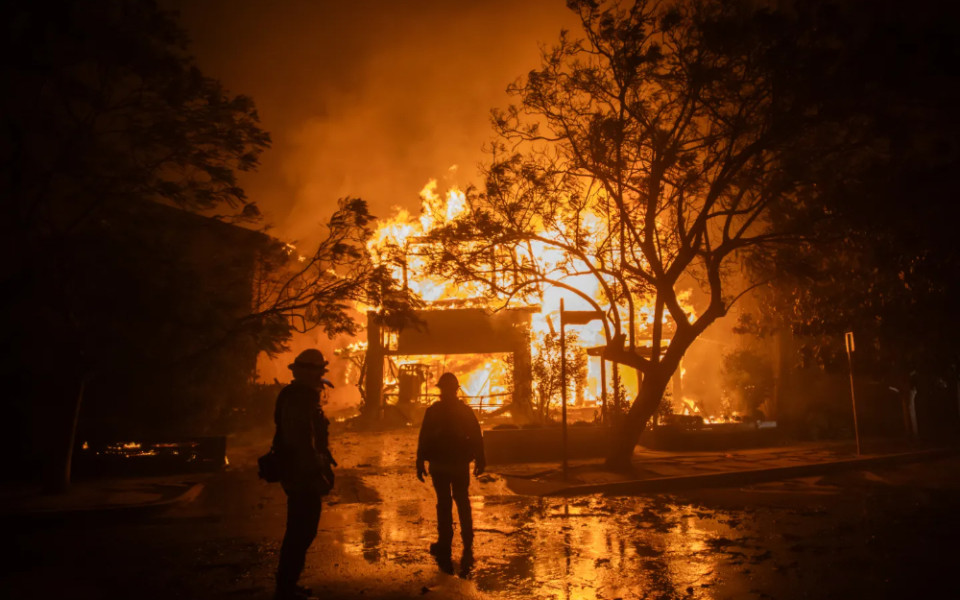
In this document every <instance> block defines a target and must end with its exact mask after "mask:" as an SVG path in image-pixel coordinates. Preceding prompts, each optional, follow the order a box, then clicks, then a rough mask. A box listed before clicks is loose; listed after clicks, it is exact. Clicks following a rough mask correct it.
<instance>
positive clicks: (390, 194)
mask: <svg viewBox="0 0 960 600" xmlns="http://www.w3.org/2000/svg"><path fill="white" fill-rule="evenodd" d="M168 5H170V6H173V7H175V8H176V9H178V10H179V11H180V12H181V16H182V21H183V23H184V24H185V26H186V27H187V30H188V31H189V33H190V35H191V37H192V39H193V50H194V52H195V54H196V56H197V59H198V62H199V64H200V66H201V68H202V69H203V70H204V71H205V72H206V73H207V74H209V75H211V76H213V77H217V78H219V79H220V80H221V81H223V82H224V84H225V85H226V86H227V87H228V88H229V89H230V90H231V91H232V92H236V93H243V94H247V95H250V96H252V97H253V98H254V100H255V102H256V104H257V107H258V109H259V112H260V116H261V120H262V123H263V126H264V128H265V129H267V130H268V131H270V133H271V135H272V136H273V148H272V149H271V150H269V151H268V152H267V153H266V154H265V155H264V157H263V161H262V166H261V168H260V170H259V172H258V173H256V174H253V175H251V176H247V177H245V178H244V180H243V182H242V183H243V184H244V187H245V189H246V190H247V192H248V194H249V196H250V197H251V198H252V199H254V200H256V201H257V203H258V204H259V205H260V207H261V209H262V210H263V211H264V213H265V215H266V217H267V222H268V223H270V224H272V225H273V226H274V227H275V228H276V229H275V230H274V234H275V235H277V236H279V237H281V238H284V239H287V240H299V241H302V242H308V241H310V240H312V239H314V237H315V236H316V232H317V230H318V225H319V223H320V222H322V221H323V220H325V219H326V217H328V216H329V214H330V212H331V210H332V207H333V206H335V203H336V200H337V198H339V197H341V196H345V195H353V196H360V197H361V198H364V199H366V200H367V201H368V202H369V203H370V205H371V206H372V207H373V210H374V213H375V214H377V215H380V216H388V215H389V213H390V210H389V209H390V207H392V206H395V205H403V206H406V207H408V208H411V209H417V208H418V198H417V193H418V192H419V190H420V189H421V188H422V187H423V185H424V184H425V183H426V182H427V180H428V179H431V178H436V179H439V180H440V181H441V188H443V187H444V186H443V182H444V179H445V178H447V179H449V180H451V181H456V182H458V183H460V184H461V185H465V184H467V183H470V182H471V181H476V180H477V174H476V165H477V163H478V162H479V161H481V160H482V159H483V158H484V157H483V153H482V152H481V148H482V146H483V145H484V143H485V142H487V141H488V140H489V139H490V137H491V128H490V124H489V113H490V109H491V108H493V107H497V106H505V105H506V104H507V103H508V101H509V100H508V97H507V95H506V93H505V88H506V86H507V85H508V84H509V83H510V82H511V81H513V80H514V79H516V78H517V77H518V76H521V75H523V74H524V73H526V72H527V71H529V70H530V69H531V68H533V67H535V66H536V65H537V63H538V56H539V54H538V53H539V49H538V45H539V44H541V43H547V44H550V43H553V42H554V41H555V40H556V39H557V35H558V33H559V31H560V29H561V28H562V27H564V26H566V27H572V26H573V25H575V20H574V15H573V14H572V13H571V12H570V11H568V10H567V9H566V7H565V6H564V3H563V2H562V0H476V1H462V0H461V1H457V0H445V1H435V0H413V1H409V2H394V1H389V0H380V1H373V0H366V1H363V0H361V1H352V2H332V1H329V0H313V1H308V0H286V1H283V0H281V1H278V2H266V1H254V0H205V1H204V2H187V1H185V0H178V1H175V2H170V3H168ZM453 165H458V167H459V169H458V170H457V172H456V173H451V172H450V170H449V169H450V167H451V166H453Z"/></svg>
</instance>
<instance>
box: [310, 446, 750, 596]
mask: <svg viewBox="0 0 960 600" xmlns="http://www.w3.org/2000/svg"><path fill="white" fill-rule="evenodd" d="M414 441H415V440H414V434H411V433H410V432H401V433H388V434H380V435H377V434H355V433H354V434H344V435H342V436H340V438H339V442H338V443H339V446H338V447H337V448H336V449H335V451H336V455H337V458H338V460H339V461H340V463H341V465H342V466H343V468H342V469H341V470H340V472H339V476H338V481H337V490H336V493H335V494H334V495H332V496H331V497H330V504H329V505H328V506H327V507H326V508H325V512H324V516H323V519H322V521H321V528H322V531H321V533H320V536H319V538H318V541H317V542H316V543H315V545H314V550H313V552H312V553H313V554H316V556H315V557H314V559H313V560H308V573H307V577H308V579H309V580H310V581H309V583H312V584H314V585H315V587H317V588H318V589H320V590H321V591H322V590H323V589H324V588H329V589H331V590H340V591H341V592H342V591H343V589H344V587H343V586H344V585H347V584H348V582H349V581H351V580H352V581H354V582H355V584H356V585H360V584H361V583H360V582H364V583H363V585H367V586H372V587H371V589H366V588H365V589H364V593H365V594H366V593H371V594H377V593H382V591H383V590H384V589H390V588H392V589H394V590H397V591H398V592H400V591H406V593H413V592H416V593H419V594H423V593H428V592H429V593H432V594H433V595H432V596H431V597H446V596H449V597H457V598H460V597H465V598H559V599H579V598H590V599H593V598H620V597H623V598H626V597H631V598H634V597H638V594H639V597H643V596H644V595H649V596H650V597H674V596H677V597H681V596H682V597H714V596H715V594H716V592H717V588H718V586H721V587H723V588H724V591H725V592H726V593H732V592H734V591H735V590H734V589H731V587H730V584H729V583H728V582H726V581H725V578H724V572H725V570H731V569H739V568H740V566H741V565H743V564H744V563H748V562H750V561H755V560H765V559H766V556H764V552H763V551H761V550H760V549H759V546H758V545H757V544H755V543H752V542H751V540H750V539H749V538H748V537H747V536H745V535H744V531H743V527H742V526H741V525H742V523H740V522H739V521H738V520H737V519H736V518H734V517H732V516H730V515H727V514H725V513H723V512H716V511H704V510H699V511H698V510H695V509H693V508H691V507H690V506H685V505H683V504H677V503H674V502H669V501H665V500H663V499H660V498H659V497H637V498H605V497H602V496H591V497H586V498H579V499H563V498H534V497H524V496H516V495H514V494H512V493H510V492H509V490H508V489H507V488H506V485H505V483H504V481H503V480H502V479H501V478H499V477H497V476H483V477H482V478H481V480H479V481H478V480H474V481H473V482H472V484H471V494H472V496H471V501H472V503H473V508H474V522H475V525H474V526H475V531H476V541H475V554H476V565H475V566H474V568H473V569H472V572H471V573H470V576H469V579H465V578H458V577H451V576H446V575H442V574H440V573H439V572H438V570H437V568H436V567H435V566H434V565H433V563H432V561H431V557H430V555H429V554H428V552H427V547H428V544H429V542H430V541H431V540H433V539H434V536H435V535H436V520H435V512H434V510H435V509H434V496H433V490H432V488H431V486H430V485H429V483H420V482H419V481H417V480H416V479H415V478H414V476H413V470H412V465H413V462H414V460H413V459H414V456H413V443H414ZM767 554H769V553H767ZM458 555H459V547H458V545H457V542H455V545H454V558H455V559H456V558H457V557H458Z"/></svg>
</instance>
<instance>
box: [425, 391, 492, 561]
mask: <svg viewBox="0 0 960 600" xmlns="http://www.w3.org/2000/svg"><path fill="white" fill-rule="evenodd" d="M437 387H438V388H440V401H439V402H434V403H433V404H432V405H431V406H430V407H429V408H428V409H427V411H426V413H424V415H423V424H422V425H421V426H420V440H419V443H418V444H417V479H419V480H420V481H423V476H424V475H425V474H426V473H427V469H426V465H425V463H429V464H430V479H431V480H432V481H433V488H434V490H436V492H437V541H436V543H434V544H430V553H431V554H433V555H434V556H435V557H436V559H437V565H438V566H439V567H440V569H441V570H443V571H445V572H447V573H452V572H453V564H452V562H451V558H450V553H451V544H452V543H453V501H455V502H456V503H457V514H458V515H459V516H460V537H461V539H462V540H463V556H462V558H461V568H462V569H463V570H464V571H469V568H470V566H471V565H472V562H473V515H472V513H471V510H470V496H469V495H468V493H467V490H468V488H469V486H470V462H471V461H476V462H475V465H474V468H473V474H474V475H477V476H478V475H480V474H481V473H483V470H484V468H486V459H485V458H484V454H483V435H482V433H481V432H480V423H479V422H477V417H476V416H475V415H474V414H473V410H471V409H470V407H469V406H467V405H465V404H464V403H463V402H461V401H460V399H459V398H458V397H457V391H458V390H459V389H460V382H459V381H457V378H456V376H455V375H454V374H453V373H444V374H443V375H441V376H440V379H439V380H438V381H437Z"/></svg>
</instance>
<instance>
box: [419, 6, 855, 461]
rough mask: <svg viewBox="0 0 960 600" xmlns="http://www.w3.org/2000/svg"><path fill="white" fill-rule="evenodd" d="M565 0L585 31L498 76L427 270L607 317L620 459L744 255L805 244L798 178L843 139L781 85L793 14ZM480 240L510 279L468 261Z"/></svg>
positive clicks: (811, 215) (806, 211) (810, 199)
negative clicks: (634, 385) (461, 209)
mask: <svg viewBox="0 0 960 600" xmlns="http://www.w3.org/2000/svg"><path fill="white" fill-rule="evenodd" d="M568 5H569V6H570V7H571V8H572V9H573V10H574V11H576V12H577V13H578V15H579V16H580V19H581V21H582V24H583V32H582V36H583V38H582V39H577V37H576V35H571V34H568V33H563V34H562V35H561V37H560V40H559V43H558V44H557V45H556V46H554V47H553V48H550V49H547V50H545V51H544V53H543V56H542V60H541V65H540V67H539V68H538V69H535V70H533V71H531V72H530V73H529V74H528V75H527V76H526V77H525V78H523V79H522V80H520V81H518V82H517V83H516V84H515V85H513V86H511V88H510V91H511V92H512V93H513V94H514V95H515V96H516V98H517V100H518V102H517V104H515V105H514V106H511V107H510V108H508V109H506V110H503V111H496V112H495V113H494V125H495V128H496V130H497V133H498V134H499V138H498V141H497V142H496V143H495V144H494V147H493V154H494V160H493V162H492V164H491V165H490V166H489V170H488V173H487V181H486V188H485V190H484V192H483V193H474V194H472V195H471V196H470V197H469V201H470V202H471V211H470V216H469V218H467V219H464V220H462V221H461V222H460V223H458V224H455V225H453V226H451V227H448V228H447V229H446V230H444V231H442V232H440V234H439V235H438V236H437V237H438V238H442V239H444V240H445V241H447V242H448V248H449V251H448V253H447V254H446V255H444V256H443V257H442V260H440V261H438V263H437V268H438V269H439V270H440V271H441V272H445V273H448V274H449V275H450V276H453V277H458V278H462V279H464V280H473V281H476V280H480V281H484V282H485V283H487V284H488V286H489V289H490V291H491V294H492V295H494V296H497V297H501V298H503V297H508V298H516V297H524V296H525V295H527V296H529V295H531V294H534V293H535V292H536V291H537V290H538V289H539V288H541V287H542V286H543V285H552V286H557V287H560V288H563V289H565V290H568V291H569V292H571V293H574V294H577V295H579V296H580V297H581V298H582V299H583V300H584V301H585V302H587V303H589V304H591V305H593V307H594V308H595V309H597V310H602V311H603V312H604V313H605V315H606V323H605V332H606V336H607V350H606V357H607V358H608V359H611V360H614V361H616V362H619V363H621V364H624V365H627V366H629V367H632V368H634V369H637V370H638V371H639V372H640V373H642V377H643V385H642V387H641V391H640V394H639V396H638V397H637V398H636V399H635V400H634V401H633V403H632V405H631V407H630V409H629V411H628V412H627V414H626V416H625V417H624V419H622V421H621V423H622V426H621V427H620V428H619V429H620V431H619V435H618V436H617V438H616V440H615V444H614V446H615V447H614V448H613V449H612V450H611V460H610V462H611V464H614V465H617V466H625V465H626V464H628V463H629V460H630V455H631V453H632V451H633V447H634V445H635V443H636V440H637V438H638V437H639V435H640V433H641V432H642V431H643V429H644V427H645V426H646V424H647V422H648V420H649V418H650V417H651V415H653V413H654V412H655V411H656V409H657V407H658V405H659V403H660V402H661V399H662V397H663V393H664V390H665V388H666V386H667V384H668V382H669V380H670V377H671V375H672V374H673V373H674V371H675V370H676V369H677V367H678V364H679V362H680V359H681V357H682V356H683V354H684V353H685V352H686V350H687V349H688V348H689V346H690V344H691V343H693V341H694V340H696V339H697V337H698V336H699V335H700V334H701V333H702V332H703V331H704V330H705V329H706V328H707V327H708V326H709V325H710V324H711V323H713V322H714V321H716V319H718V318H720V317H722V316H723V315H725V314H726V313H727V311H728V310H729V308H730V306H731V305H732V303H733V302H734V301H736V299H737V298H739V297H740V296H741V295H742V294H744V293H746V292H747V291H749V289H751V286H752V285H753V283H752V282H750V281H746V283H742V282H743V281H744V280H743V279H742V278H741V277H739V274H740V270H741V265H742V263H743V261H744V260H746V259H748V258H750V257H751V256H752V255H768V254H769V253H770V252H772V248H773V247H775V246H776V245H778V244H792V243H797V242H798V241H800V240H801V239H802V236H803V234H804V233H805V226H806V224H807V223H809V222H813V221H815V220H816V218H817V217H818V216H820V215H821V214H822V212H823V207H822V205H820V204H819V203H818V202H817V201H816V194H814V193H813V192H812V190H811V189H810V188H808V187H805V186H804V185H803V183H804V181H805V180H804V179H803V177H804V176H805V175H806V174H807V172H808V171H810V170H812V169H814V168H815V167H821V168H822V165H823V164H824V161H827V160H829V158H830V157H832V156H834V155H835V153H837V152H841V151H843V150H844V149H845V148H846V147H847V146H848V144H849V143H850V140H849V139H848V138H847V137H846V136H845V135H842V134H843V133H844V132H845V130H843V129H831V128H826V127H824V125H823V124H824V121H825V117H824V116H822V115H819V114H817V113H816V111H812V112H811V111H808V110H806V109H807V108H808V107H809V104H806V103H802V102H800V101H799V100H800V99H799V98H798V96H797V94H793V93H790V92H791V91H793V90H792V88H785V87H784V86H783V82H784V81H785V80H787V79H789V71H787V70H785V69H786V68H787V65H789V63H790V58H791V57H793V54H792V52H793V44H794V42H795V40H794V37H795V36H796V35H797V34H798V29H800V27H799V26H798V25H797V24H796V23H795V22H793V21H791V19H790V18H789V15H785V14H779V13H776V12H773V11H771V10H768V9H764V8H758V7H757V6H755V3H749V2H694V1H689V2H687V1H679V2H650V1H639V2H635V3H632V2H623V3H621V2H591V1H571V2H568ZM814 147H815V148H816V150H817V153H816V155H811V154H810V153H809V150H810V149H811V148H814ZM807 163H809V166H808V167H807V168H804V169H801V168H800V166H801V165H802V164H807ZM788 165H793V166H795V167H796V168H787V166H788ZM493 247H495V248H497V249H498V250H499V251H500V252H504V249H506V250H507V255H508V256H511V257H512V261H511V264H508V265H505V268H504V271H505V272H507V273H510V274H511V275H512V279H511V278H509V277H508V278H503V277H499V278H493V277H490V276H489V275H488V274H486V273H484V272H482V271H480V270H478V269H477V268H476V265H478V264H480V263H481V262H482V261H481V257H483V256H484V255H485V254H489V253H490V251H491V250H490V249H491V248H493ZM734 275H736V277H734ZM584 277H586V278H591V279H592V281H593V284H592V285H593V286H596V287H597V288H598V289H599V293H598V294H597V296H596V297H595V296H594V295H593V294H592V293H590V292H589V291H588V290H587V289H585V286H584V285H583V283H582V281H583V278H584ZM685 295H689V296H690V302H691V303H692V304H693V305H694V306H693V308H692V310H691V309H690V307H689V306H688V305H687V304H686V303H685Z"/></svg>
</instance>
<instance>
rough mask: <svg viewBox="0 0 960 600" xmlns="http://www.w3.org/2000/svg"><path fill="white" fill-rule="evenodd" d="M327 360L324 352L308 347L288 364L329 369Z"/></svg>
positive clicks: (292, 366)
mask: <svg viewBox="0 0 960 600" xmlns="http://www.w3.org/2000/svg"><path fill="white" fill-rule="evenodd" d="M327 364H328V363H327V360H326V359H325V358H323V353H322V352H320V351H319V350H317V349H316V348H308V349H307V350H304V351H303V352H301V353H300V354H298V355H297V357H296V358H295V359H293V362H292V363H290V364H289V365H288V367H289V368H291V369H293V368H294V367H306V368H308V369H323V370H326V369H327Z"/></svg>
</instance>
